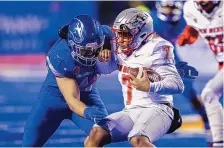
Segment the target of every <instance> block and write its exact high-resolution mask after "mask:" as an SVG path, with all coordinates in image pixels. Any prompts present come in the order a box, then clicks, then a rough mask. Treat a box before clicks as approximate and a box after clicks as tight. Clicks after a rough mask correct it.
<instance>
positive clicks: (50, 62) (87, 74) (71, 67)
mask: <svg viewBox="0 0 224 148" xmlns="http://www.w3.org/2000/svg"><path fill="white" fill-rule="evenodd" d="M102 27H103V31H104V35H105V42H104V45H105V46H104V48H110V40H111V39H112V37H113V34H112V32H111V30H110V27H108V26H105V25H103V26H102ZM112 59H113V60H115V59H114V58H112ZM110 63H114V62H112V61H111V62H108V63H105V64H106V66H105V64H104V63H101V62H99V61H97V63H96V65H94V66H84V65H82V64H80V63H79V62H77V61H76V60H75V59H74V58H73V56H72V50H71V49H70V48H69V46H68V43H67V41H66V40H64V39H58V40H57V42H56V43H55V44H54V45H53V47H52V48H51V49H50V50H49V52H48V54H47V66H48V74H47V77H46V79H45V81H44V84H43V85H44V87H45V88H47V90H48V92H50V93H51V92H53V93H51V94H52V95H54V96H55V95H56V96H58V97H62V94H61V92H60V90H59V87H58V85H57V82H56V78H55V77H67V78H74V79H75V80H76V81H77V83H78V85H79V89H80V90H81V91H90V90H91V88H92V86H93V85H94V83H95V82H96V81H97V79H98V78H99V76H100V75H101V74H108V73H111V72H112V71H114V70H116V68H117V67H116V64H110ZM113 65H114V66H113Z"/></svg>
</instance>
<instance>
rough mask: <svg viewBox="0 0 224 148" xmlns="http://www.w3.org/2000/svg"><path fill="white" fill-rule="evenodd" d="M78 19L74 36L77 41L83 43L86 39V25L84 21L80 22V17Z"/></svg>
mask: <svg viewBox="0 0 224 148" xmlns="http://www.w3.org/2000/svg"><path fill="white" fill-rule="evenodd" d="M76 20H77V22H76V23H75V26H74V32H73V33H74V35H73V38H74V41H75V42H76V43H81V42H82V41H83V40H84V37H83V30H84V27H83V24H82V22H80V20H78V19H76Z"/></svg>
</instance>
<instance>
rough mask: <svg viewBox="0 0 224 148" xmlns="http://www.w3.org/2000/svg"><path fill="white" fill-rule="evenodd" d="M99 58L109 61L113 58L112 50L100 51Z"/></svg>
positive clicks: (102, 60)
mask: <svg viewBox="0 0 224 148" xmlns="http://www.w3.org/2000/svg"><path fill="white" fill-rule="evenodd" d="M98 60H99V61H100V62H109V61H110V60H111V51H110V50H108V49H104V50H102V51H100V53H99V55H98Z"/></svg>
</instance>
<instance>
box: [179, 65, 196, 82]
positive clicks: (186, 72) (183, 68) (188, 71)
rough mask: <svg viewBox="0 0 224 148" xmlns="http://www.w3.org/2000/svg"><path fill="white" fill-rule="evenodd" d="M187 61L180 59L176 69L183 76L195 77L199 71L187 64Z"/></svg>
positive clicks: (187, 77)
mask: <svg viewBox="0 0 224 148" xmlns="http://www.w3.org/2000/svg"><path fill="white" fill-rule="evenodd" d="M187 64H188V63H187V62H183V61H180V62H178V63H176V65H175V66H176V69H177V71H178V73H179V75H180V76H181V78H186V79H195V77H196V76H198V71H197V70H196V69H195V68H194V67H192V66H189V65H187Z"/></svg>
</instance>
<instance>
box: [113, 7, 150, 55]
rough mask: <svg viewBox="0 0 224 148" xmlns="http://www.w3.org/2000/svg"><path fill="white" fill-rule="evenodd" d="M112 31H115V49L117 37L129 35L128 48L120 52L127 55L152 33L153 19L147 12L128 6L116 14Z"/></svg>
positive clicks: (117, 41)
mask: <svg viewBox="0 0 224 148" xmlns="http://www.w3.org/2000/svg"><path fill="white" fill-rule="evenodd" d="M112 31H113V32H115V38H114V39H113V42H114V43H116V45H117V49H118V47H119V45H118V43H119V38H121V37H127V36H129V39H128V48H127V49H126V50H125V51H124V50H122V53H124V54H126V55H128V56H129V55H130V54H131V53H132V52H133V51H134V50H136V49H138V48H139V47H140V46H141V45H142V44H143V43H144V42H146V40H147V39H148V38H149V36H150V35H152V34H153V33H154V31H153V20H152V17H151V16H150V15H149V14H148V13H146V12H144V11H142V10H139V9H136V8H129V9H126V10H123V11H122V12H121V13H120V14H119V15H118V16H117V18H116V19H115V21H114V24H113V27H112Z"/></svg>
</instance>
